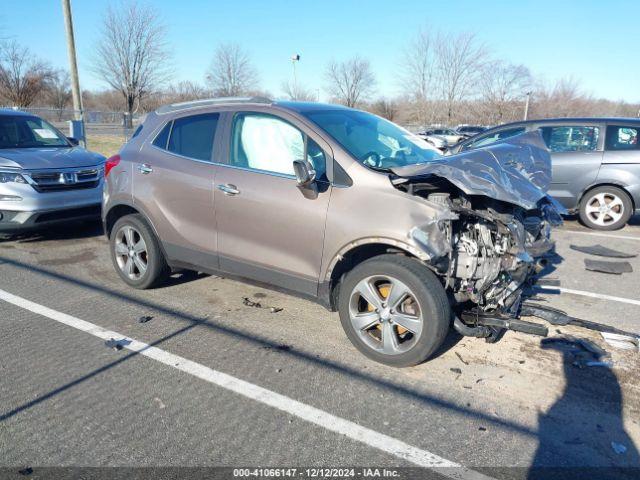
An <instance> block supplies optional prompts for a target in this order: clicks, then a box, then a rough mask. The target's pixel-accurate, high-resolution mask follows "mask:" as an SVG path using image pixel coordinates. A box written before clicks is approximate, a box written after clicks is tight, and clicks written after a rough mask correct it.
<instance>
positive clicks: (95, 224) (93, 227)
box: [0, 219, 103, 243]
mask: <svg viewBox="0 0 640 480" xmlns="http://www.w3.org/2000/svg"><path fill="white" fill-rule="evenodd" d="M101 235H103V230H102V222H101V221H100V220H98V219H96V220H87V221H84V222H80V221H78V222H69V223H64V224H60V225H54V226H50V227H47V228H42V229H37V230H28V231H26V232H23V233H18V234H11V235H6V234H3V235H2V236H0V243H2V242H17V243H32V242H43V241H47V240H72V239H81V238H91V237H99V236H101Z"/></svg>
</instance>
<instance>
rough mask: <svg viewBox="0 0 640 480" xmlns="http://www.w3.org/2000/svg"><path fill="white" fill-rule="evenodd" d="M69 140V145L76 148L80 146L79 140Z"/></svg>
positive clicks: (70, 138) (68, 138)
mask: <svg viewBox="0 0 640 480" xmlns="http://www.w3.org/2000/svg"><path fill="white" fill-rule="evenodd" d="M67 140H68V141H69V143H70V144H71V145H73V146H74V147H77V146H78V145H80V140H78V139H77V138H74V137H67Z"/></svg>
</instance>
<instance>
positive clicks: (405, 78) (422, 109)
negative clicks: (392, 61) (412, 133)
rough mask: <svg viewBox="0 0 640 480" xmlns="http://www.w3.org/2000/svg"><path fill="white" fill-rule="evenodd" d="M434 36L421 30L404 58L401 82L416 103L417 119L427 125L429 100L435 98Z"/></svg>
mask: <svg viewBox="0 0 640 480" xmlns="http://www.w3.org/2000/svg"><path fill="white" fill-rule="evenodd" d="M434 50H435V49H434V40H433V37H432V35H431V34H430V33H429V32H428V31H427V30H426V29H423V30H420V31H419V32H418V34H417V35H416V37H415V38H414V39H413V40H412V41H411V42H410V43H409V46H408V48H407V49H406V50H405V52H404V54H403V56H402V63H401V65H400V72H401V76H400V82H401V85H402V87H403V90H404V91H405V92H407V93H408V95H409V97H410V99H411V101H412V102H413V103H414V107H415V111H414V115H413V116H415V119H416V120H417V121H418V122H419V123H421V124H426V123H427V121H428V119H429V99H430V98H432V97H433V96H434V92H433V90H434V86H435V85H434V83H435V74H436V66H435V51H434Z"/></svg>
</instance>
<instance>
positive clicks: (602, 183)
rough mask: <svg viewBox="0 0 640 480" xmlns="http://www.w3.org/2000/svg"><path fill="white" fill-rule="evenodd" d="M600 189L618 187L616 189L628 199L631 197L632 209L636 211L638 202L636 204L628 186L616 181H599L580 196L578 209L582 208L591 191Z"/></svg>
mask: <svg viewBox="0 0 640 480" xmlns="http://www.w3.org/2000/svg"><path fill="white" fill-rule="evenodd" d="M600 187H616V188H619V189H620V190H622V191H623V192H624V193H625V194H626V195H627V197H629V200H631V207H632V209H634V210H635V209H636V208H637V205H636V202H635V200H634V198H633V195H632V194H631V192H629V190H628V189H627V185H626V184H624V183H622V182H618V181H616V180H606V181H599V182H595V183H593V184H592V185H589V186H588V187H587V188H585V189H584V190H583V191H582V193H581V194H580V198H579V199H578V208H580V206H581V205H582V200H583V199H584V197H585V196H586V195H587V194H588V193H589V192H590V191H592V190H595V189H596V188H600Z"/></svg>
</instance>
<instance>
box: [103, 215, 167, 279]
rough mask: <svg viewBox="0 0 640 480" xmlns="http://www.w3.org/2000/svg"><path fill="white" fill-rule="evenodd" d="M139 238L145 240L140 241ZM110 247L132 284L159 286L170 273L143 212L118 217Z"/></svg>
mask: <svg viewBox="0 0 640 480" xmlns="http://www.w3.org/2000/svg"><path fill="white" fill-rule="evenodd" d="M130 234H131V237H129V235H130ZM140 240H142V242H143V243H139V242H140ZM143 245H144V255H143V254H142V246H143ZM136 246H137V247H136ZM109 247H110V250H111V260H112V262H113V266H114V268H115V269H116V272H118V275H120V278H122V280H123V281H124V282H125V283H126V284H127V285H129V286H130V287H133V288H137V289H141V290H144V289H147V288H153V287H157V286H159V285H161V284H162V283H164V282H165V281H166V280H167V278H168V277H169V274H170V273H171V269H170V268H169V266H168V265H167V261H166V259H165V257H164V254H163V252H162V249H161V248H160V242H159V241H158V239H157V238H156V236H155V234H154V233H153V231H152V230H151V228H150V227H149V225H148V224H147V222H146V220H145V219H144V217H143V216H142V215H139V214H132V215H125V216H124V217H122V218H120V219H118V221H116V223H115V225H114V226H113V229H112V230H111V236H110V237H109ZM116 252H119V253H116ZM132 252H133V253H132ZM129 260H131V263H129ZM143 265H146V268H144V269H143V268H142V266H143ZM129 266H131V267H132V268H131V269H130V268H129Z"/></svg>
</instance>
